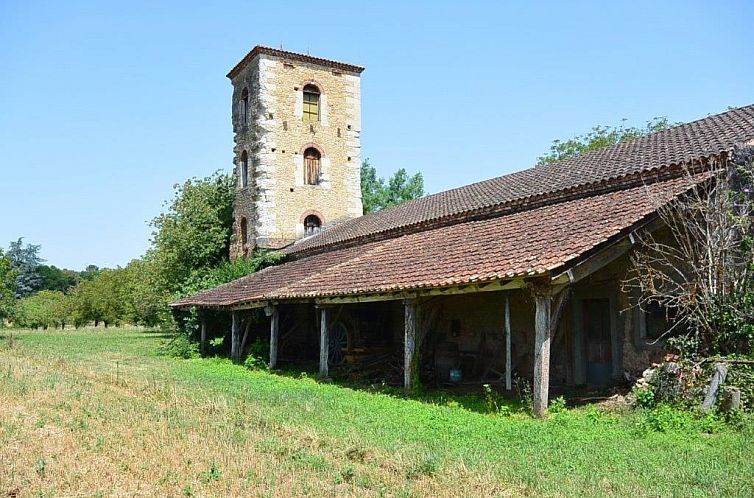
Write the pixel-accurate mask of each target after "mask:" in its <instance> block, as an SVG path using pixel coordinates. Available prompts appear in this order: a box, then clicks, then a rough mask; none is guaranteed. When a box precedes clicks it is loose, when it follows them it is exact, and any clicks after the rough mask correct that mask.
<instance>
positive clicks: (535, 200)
mask: <svg viewBox="0 0 754 498" xmlns="http://www.w3.org/2000/svg"><path fill="white" fill-rule="evenodd" d="M714 157H716V156H709V157H702V158H698V159H696V160H695V161H693V162H696V163H697V166H696V168H694V169H693V170H692V171H693V172H694V173H698V172H700V171H702V170H704V169H705V168H707V167H708V166H706V165H707V164H709V162H710V161H711V160H712V159H713V158H714ZM693 166H694V165H693V164H685V165H671V166H665V167H660V168H653V169H649V170H644V171H638V172H635V173H632V174H630V175H623V176H622V177H615V178H608V179H604V180H600V181H597V182H589V183H585V184H582V185H576V186H573V187H568V188H565V189H560V190H556V191H552V192H546V193H543V194H538V195H534V196H529V197H523V198H518V199H513V200H510V201H505V202H501V203H499V204H494V205H491V206H485V207H482V208H477V209H471V210H467V211H461V212H459V213H453V214H450V215H446V216H439V217H436V218H432V219H428V220H423V221H420V222H416V223H411V224H407V225H401V226H398V227H394V228H390V229H387V230H382V231H377V232H373V233H369V234H365V235H361V236H357V237H353V238H349V239H346V240H342V241H336V242H332V243H328V244H323V245H321V246H313V247H308V248H304V249H302V250H299V251H296V245H295V244H294V245H291V246H289V247H287V248H285V249H284V250H283V252H284V253H286V254H288V255H289V256H290V257H292V258H293V259H304V258H307V257H309V256H314V255H317V254H321V253H324V252H328V251H331V250H333V249H343V248H347V247H353V246H358V245H361V244H364V243H367V242H378V241H381V240H387V239H392V238H395V237H399V236H402V235H408V234H410V233H418V232H423V231H427V230H434V229H436V228H440V227H443V226H449V225H455V224H457V223H466V222H469V221H478V220H484V219H489V218H495V217H498V216H505V215H509V214H514V213H516V212H522V211H529V210H532V209H537V208H541V207H545V206H548V205H552V204H560V203H563V202H567V201H571V200H574V199H579V198H587V197H593V196H598V195H603V194H606V193H609V192H615V191H618V190H626V189H630V188H633V187H638V186H641V185H651V184H653V183H658V182H663V181H667V180H670V179H673V178H677V177H680V176H682V175H684V174H685V173H686V172H687V171H688V169H687V168H688V167H692V168H693ZM616 180H620V181H619V182H616ZM410 202H413V201H410ZM366 216H370V215H366Z"/></svg>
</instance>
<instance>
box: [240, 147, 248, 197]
mask: <svg viewBox="0 0 754 498" xmlns="http://www.w3.org/2000/svg"><path fill="white" fill-rule="evenodd" d="M248 186H249V155H248V154H247V153H246V151H243V152H242V153H241V188H246V187H248Z"/></svg>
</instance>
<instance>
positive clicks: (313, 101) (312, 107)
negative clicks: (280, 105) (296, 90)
mask: <svg viewBox="0 0 754 498" xmlns="http://www.w3.org/2000/svg"><path fill="white" fill-rule="evenodd" d="M304 121H306V122H316V121H319V88H317V87H316V86H314V85H306V86H305V87H304Z"/></svg>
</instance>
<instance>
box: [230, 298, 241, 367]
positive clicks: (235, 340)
mask: <svg viewBox="0 0 754 498" xmlns="http://www.w3.org/2000/svg"><path fill="white" fill-rule="evenodd" d="M231 319H232V320H231V321H232V325H231V329H230V359H231V360H233V361H234V362H236V363H238V362H239V361H241V313H240V312H238V311H233V312H231Z"/></svg>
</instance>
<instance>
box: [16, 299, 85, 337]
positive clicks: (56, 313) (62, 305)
mask: <svg viewBox="0 0 754 498" xmlns="http://www.w3.org/2000/svg"><path fill="white" fill-rule="evenodd" d="M72 307H73V301H72V299H71V297H70V296H67V295H66V294H64V293H62V292H61V291H50V290H42V291H39V292H37V293H36V294H33V295H31V296H29V297H26V298H24V299H21V300H20V301H19V303H18V309H17V311H16V315H15V317H14V321H15V323H16V325H19V326H22V327H28V328H35V329H36V328H44V329H46V328H50V327H53V328H54V327H58V326H59V327H65V325H66V323H67V322H70V320H71V316H72Z"/></svg>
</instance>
